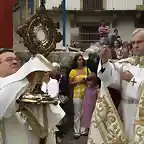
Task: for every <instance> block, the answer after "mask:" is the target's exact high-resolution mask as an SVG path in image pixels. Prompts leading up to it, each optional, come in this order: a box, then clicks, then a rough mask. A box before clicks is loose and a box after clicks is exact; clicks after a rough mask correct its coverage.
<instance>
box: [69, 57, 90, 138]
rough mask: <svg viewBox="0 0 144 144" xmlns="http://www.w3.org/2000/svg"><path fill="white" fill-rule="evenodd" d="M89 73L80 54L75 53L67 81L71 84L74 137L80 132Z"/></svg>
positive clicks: (78, 135)
mask: <svg viewBox="0 0 144 144" xmlns="http://www.w3.org/2000/svg"><path fill="white" fill-rule="evenodd" d="M89 73H90V70H89V69H88V68H87V67H86V66H85V61H84V59H83V56H82V55H81V54H78V55H76V56H75V57H74V60H73V69H72V70H71V72H70V74H69V83H70V84H71V85H72V86H73V105H74V138H79V137H80V135H81V132H82V129H81V123H80V119H81V115H82V104H83V97H84V90H85V88H86V78H87V75H88V74H89Z"/></svg>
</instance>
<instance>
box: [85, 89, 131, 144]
mask: <svg viewBox="0 0 144 144" xmlns="http://www.w3.org/2000/svg"><path fill="white" fill-rule="evenodd" d="M101 91H102V89H101ZM101 91H100V93H99V96H98V99H97V102H96V107H95V110H94V113H93V118H92V124H91V128H90V134H89V138H88V144H128V143H129V140H128V137H127V136H126V134H125V131H124V127H123V124H122V122H121V120H120V117H119V114H118V112H117V110H116V108H115V106H114V103H113V101H112V99H111V96H110V93H109V91H108V89H106V94H102V92H101ZM94 131H95V132H94ZM96 131H97V132H96ZM98 132H99V134H100V135H101V138H102V140H103V141H101V143H98V142H97V140H96V138H97V136H95V137H92V133H98Z"/></svg>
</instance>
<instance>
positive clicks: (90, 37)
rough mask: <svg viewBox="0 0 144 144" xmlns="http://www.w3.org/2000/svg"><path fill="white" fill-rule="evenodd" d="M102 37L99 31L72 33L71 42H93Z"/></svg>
mask: <svg viewBox="0 0 144 144" xmlns="http://www.w3.org/2000/svg"><path fill="white" fill-rule="evenodd" d="M99 39H100V34H99V33H75V34H74V33H72V34H71V43H93V42H97V41H98V40H99Z"/></svg>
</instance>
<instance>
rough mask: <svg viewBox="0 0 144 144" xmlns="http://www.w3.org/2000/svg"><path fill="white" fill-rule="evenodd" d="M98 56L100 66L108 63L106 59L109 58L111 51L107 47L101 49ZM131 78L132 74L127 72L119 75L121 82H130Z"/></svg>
mask: <svg viewBox="0 0 144 144" xmlns="http://www.w3.org/2000/svg"><path fill="white" fill-rule="evenodd" d="M99 56H100V59H101V62H102V64H105V63H107V62H108V59H109V58H110V57H111V51H110V49H109V48H108V46H104V47H103V48H102V49H101V51H100V54H99ZM133 77H134V76H133V74H132V73H131V72H130V71H129V70H127V71H124V72H122V73H121V78H122V80H125V81H127V82H130V81H131V79H132V78H133Z"/></svg>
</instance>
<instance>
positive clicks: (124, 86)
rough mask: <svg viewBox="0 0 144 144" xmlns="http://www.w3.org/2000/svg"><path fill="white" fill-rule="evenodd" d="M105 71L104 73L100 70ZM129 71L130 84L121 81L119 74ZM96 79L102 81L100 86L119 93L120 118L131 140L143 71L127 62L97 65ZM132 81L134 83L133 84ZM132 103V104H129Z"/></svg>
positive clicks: (143, 77) (143, 78)
mask: <svg viewBox="0 0 144 144" xmlns="http://www.w3.org/2000/svg"><path fill="white" fill-rule="evenodd" d="M102 68H103V69H105V70H104V72H102V71H101V69H102ZM126 70H129V71H130V72H131V73H132V74H133V75H134V77H133V78H132V79H131V81H130V82H127V81H124V80H122V79H121V73H122V72H124V71H126ZM97 73H98V77H99V78H100V79H101V81H102V85H105V86H106V87H112V88H115V89H117V90H120V91H121V94H122V100H121V103H120V107H121V109H122V118H123V122H124V127H125V131H126V133H127V135H128V136H129V138H130V139H133V134H134V125H133V122H134V120H135V119H136V111H137V106H138V102H139V97H140V95H139V87H140V84H141V82H142V80H144V69H143V68H140V67H139V65H137V66H135V65H132V64H130V63H128V62H127V60H120V61H117V62H115V63H111V62H107V63H105V64H103V65H101V63H99V66H98V72H97ZM133 81H134V83H133ZM130 101H133V102H134V103H129V102H130Z"/></svg>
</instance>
